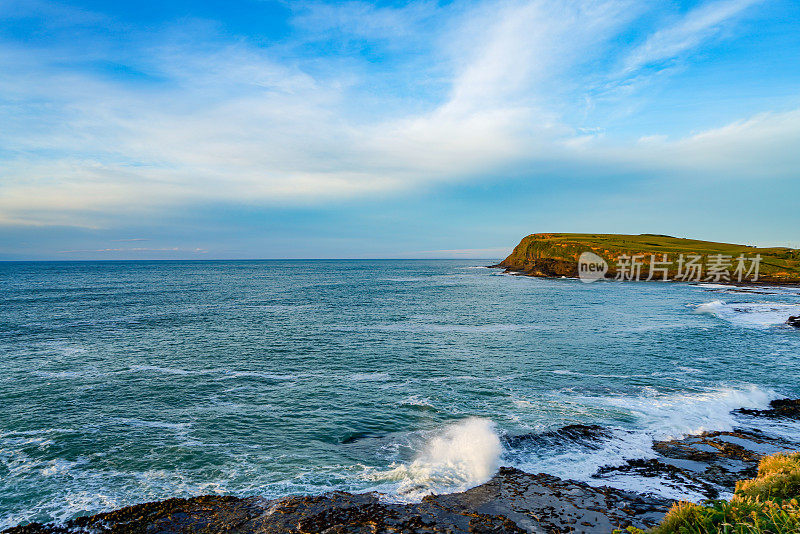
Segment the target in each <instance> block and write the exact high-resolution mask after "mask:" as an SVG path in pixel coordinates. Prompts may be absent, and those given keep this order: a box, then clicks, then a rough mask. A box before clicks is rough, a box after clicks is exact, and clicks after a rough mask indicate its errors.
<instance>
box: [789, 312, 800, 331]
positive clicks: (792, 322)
mask: <svg viewBox="0 0 800 534" xmlns="http://www.w3.org/2000/svg"><path fill="white" fill-rule="evenodd" d="M786 324H788V325H789V326H793V327H795V328H800V315H793V316H791V317H789V319H788V320H787V321H786Z"/></svg>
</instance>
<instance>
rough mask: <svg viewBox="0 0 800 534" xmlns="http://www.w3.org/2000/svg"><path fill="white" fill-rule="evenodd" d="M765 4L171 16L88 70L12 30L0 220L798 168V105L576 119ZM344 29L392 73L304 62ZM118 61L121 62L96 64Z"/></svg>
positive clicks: (332, 61)
mask: <svg viewBox="0 0 800 534" xmlns="http://www.w3.org/2000/svg"><path fill="white" fill-rule="evenodd" d="M754 3H755V1H754V0H725V1H715V2H707V3H704V4H701V5H700V6H699V7H696V8H695V9H693V10H691V11H689V12H688V13H687V14H686V15H685V16H684V17H683V18H682V19H680V20H678V21H677V22H675V21H673V22H671V23H669V24H668V25H666V26H664V27H657V28H654V29H653V30H652V31H651V32H650V33H649V34H648V35H647V36H646V37H645V38H644V40H643V41H641V42H639V43H637V44H633V45H631V46H629V47H627V48H623V49H620V48H619V44H618V43H617V41H618V37H619V35H620V34H621V33H623V32H625V31H626V30H627V29H628V28H629V27H630V25H631V24H634V23H635V22H636V21H637V20H638V18H639V17H640V16H641V15H642V14H643V13H642V11H643V10H642V4H641V3H636V2H632V1H622V0H598V1H596V2H578V1H529V2H522V1H510V2H503V3H502V4H500V5H499V7H497V6H498V4H494V3H493V4H492V5H491V6H490V5H486V4H480V3H478V4H469V5H460V4H458V5H453V6H446V7H437V6H434V5H433V4H412V5H411V6H410V7H407V8H405V9H390V8H385V9H378V8H374V7H372V6H370V5H368V4H364V3H357V2H351V3H346V4H343V5H325V4H306V5H304V6H303V7H301V8H298V9H297V10H296V13H295V18H294V19H293V24H294V27H295V29H296V32H295V34H294V35H293V36H292V37H291V38H290V39H289V40H288V41H287V42H284V43H280V44H279V45H273V46H266V47H264V46H258V45H256V44H254V43H252V42H249V41H248V40H243V39H232V38H230V36H226V35H224V34H216V33H214V30H213V26H210V27H209V26H202V27H203V32H202V35H203V38H202V39H200V40H198V39H197V38H196V37H194V35H197V32H192V31H185V30H180V31H179V30H176V29H174V28H172V29H169V28H168V29H165V30H163V31H161V32H159V33H156V34H154V35H148V36H147V37H146V38H142V37H139V38H138V39H136V40H134V41H132V42H131V43H128V45H129V46H128V47H127V48H129V50H128V51H127V52H126V53H125V54H124V55H123V56H124V57H121V56H120V52H119V47H118V46H116V47H111V48H109V49H107V50H102V49H101V50H100V51H99V52H97V53H96V54H95V56H94V57H93V58H91V61H90V62H89V65H88V66H87V65H78V64H75V63H74V62H73V63H70V58H73V57H76V56H75V54H76V51H75V49H73V48H70V47H69V46H68V45H59V46H55V47H53V46H50V47H47V48H45V49H33V48H30V49H29V48H23V47H20V46H18V45H16V44H14V43H13V42H10V41H9V40H5V41H0V51H2V54H0V56H2V57H3V58H4V59H3V60H2V64H0V69H2V70H3V71H4V72H5V73H7V75H6V76H4V77H3V79H2V80H0V97H2V100H3V101H5V102H8V103H9V104H7V105H5V106H3V107H2V108H0V121H2V123H3V124H4V125H6V127H5V128H3V130H2V131H1V132H0V158H1V161H2V168H1V169H0V224H4V225H45V226H47V225H61V226H64V225H67V226H69V225H73V226H84V227H88V228H97V227H110V226H114V224H115V221H119V220H120V218H132V217H142V216H149V215H154V214H157V213H159V212H162V211H164V210H167V209H170V208H172V207H175V206H192V205H195V206H202V205H206V204H209V203H213V202H223V203H225V202H227V203H242V204H257V205H262V206H277V205H309V204H310V205H314V204H324V203H329V202H337V201H342V200H345V199H354V198H355V199H358V198H365V197H370V196H375V195H379V196H380V195H386V194H391V193H395V192H403V191H409V190H414V189H418V188H421V187H428V186H430V185H432V184H438V183H448V182H454V181H459V180H475V179H478V178H480V177H486V176H497V175H500V174H502V173H506V172H522V171H524V170H525V169H535V168H536V166H537V165H540V164H548V165H552V164H557V163H558V162H566V163H568V164H569V167H570V168H573V169H574V168H581V167H582V168H587V169H588V168H590V167H591V166H592V165H594V164H596V162H598V161H606V162H608V161H612V160H613V161H616V162H617V163H618V164H621V165H623V166H626V165H627V166H635V167H637V168H640V169H641V170H642V171H643V172H648V171H658V172H685V171H686V170H687V169H702V170H704V171H705V172H707V173H709V174H711V175H713V174H715V173H724V172H729V171H735V172H737V173H738V174H739V175H741V176H745V177H746V176H757V175H759V173H763V172H764V166H763V162H764V161H765V160H769V161H772V162H773V163H772V164H771V168H770V169H769V172H771V173H774V174H775V175H780V176H782V175H784V174H785V173H787V172H790V169H791V168H793V166H794V168H796V167H797V164H798V163H800V161H798V157H797V156H795V155H793V154H794V152H795V151H793V150H788V149H786V144H787V143H789V142H795V140H797V139H798V132H800V114H799V113H798V112H797V111H790V112H783V113H767V114H761V115H757V116H755V117H752V118H750V119H747V118H741V117H736V118H735V120H734V121H733V122H731V124H729V125H728V126H725V127H723V128H717V129H712V130H709V131H707V132H702V133H694V134H690V135H685V136H683V137H682V138H680V139H678V140H673V141H669V140H667V139H663V138H659V137H658V136H657V135H656V136H655V137H654V136H653V134H652V133H650V134H649V135H650V136H651V137H650V140H649V141H645V142H635V141H633V142H631V141H626V140H625V139H623V138H617V137H615V136H614V135H613V132H612V133H609V132H608V131H607V130H606V129H604V128H603V127H602V126H597V125H590V127H588V128H587V127H586V125H585V124H583V123H582V121H581V120H579V119H576V117H580V116H581V111H580V110H581V109H582V108H583V107H584V106H585V101H586V94H587V93H589V92H591V91H592V90H593V88H596V87H603V86H607V85H608V84H613V83H616V82H615V81H616V80H618V79H619V71H618V65H619V63H617V64H616V65H612V64H606V63H604V61H603V58H604V57H606V56H607V55H609V54H611V53H613V54H614V55H615V56H617V57H622V58H624V59H623V60H622V62H623V65H624V71H625V72H624V76H625V77H626V79H627V80H628V81H630V79H631V78H635V77H636V76H637V72H638V71H641V70H643V69H645V68H646V67H648V66H651V65H654V64H657V63H662V62H665V61H669V60H671V59H673V58H677V57H680V56H682V55H684V54H686V53H688V52H690V51H691V50H693V49H695V48H697V47H699V46H701V45H702V44H703V43H704V42H706V41H707V40H708V39H709V38H711V37H712V36H714V35H716V34H718V33H719V32H720V31H721V29H722V28H723V27H725V25H726V24H727V23H728V22H730V21H731V20H734V19H735V18H736V17H737V16H739V15H740V14H741V13H743V12H744V11H745V10H746V8H748V7H749V6H751V5H752V4H754ZM334 30H335V31H334ZM331 31H334V36H335V39H337V42H346V41H347V40H348V39H352V40H359V41H362V42H363V41H369V42H371V43H377V44H374V46H375V47H377V49H376V50H377V51H376V50H373V51H372V53H376V54H388V55H390V56H391V57H393V58H395V59H394V60H393V61H391V62H389V65H388V66H386V67H385V68H386V69H388V72H387V73H386V74H385V76H379V75H378V74H376V73H374V72H372V71H371V70H370V64H369V59H366V60H365V59H364V57H363V56H361V55H358V54H356V53H354V52H352V51H351V50H349V49H348V50H345V51H344V52H342V53H337V54H328V55H323V54H321V53H318V52H314V53H312V54H309V53H306V54H305V55H303V56H301V57H299V58H298V56H297V55H296V53H295V52H294V51H295V50H298V49H303V50H307V47H308V46H312V45H309V44H308V43H317V44H316V45H313V46H312V50H316V48H314V47H316V46H319V47H321V48H325V45H324V43H323V44H319V43H320V41H321V40H324V39H325V37H324V36H325V35H330V32H331ZM409 36H413V38H414V39H415V41H414V42H413V43H406V44H405V45H403V42H404V39H407V38H408V37H409ZM117 44H119V43H117ZM403 46H405V48H403ZM409 49H410V51H409ZM419 49H425V50H426V51H427V52H426V54H427V55H426V57H427V58H428V59H427V60H425V61H421V60H420V59H419V58H418V57H415V55H414V53H413V51H414V50H419ZM52 58H60V59H61V61H59V60H54V59H52ZM109 62H110V63H113V64H114V65H117V67H119V68H117V69H116V70H115V72H116V73H117V74H116V75H113V76H112V75H108V74H107V73H106V72H105V71H104V70H103V69H102V68H100V67H102V66H103V65H107V64H108V63H109ZM98 65H99V66H98ZM120 69H122V71H123V72H124V73H126V76H120V75H119V71H120ZM132 73H133V74H132ZM134 74H135V76H134ZM387 80H389V81H388V82H387ZM431 80H433V81H431ZM376 83H380V84H388V85H389V86H391V84H392V83H396V84H400V85H402V86H403V88H407V87H411V86H414V85H415V84H421V83H427V84H432V85H431V86H430V87H428V89H427V90H426V91H424V92H422V93H414V92H412V93H409V94H405V92H404V91H400V92H399V94H394V93H391V91H389V90H386V89H385V87H384V86H383V85H381V87H382V90H386V91H387V94H386V96H385V99H384V102H385V105H383V106H380V105H379V106H377V110H376V108H375V107H373V108H370V110H369V111H365V110H364V109H363V107H364V106H363V105H360V104H361V103H362V102H366V100H367V99H368V97H369V96H370V95H372V96H374V91H372V90H371V87H372V86H373V85H374V84H376ZM404 90H405V89H404ZM600 105H603V104H602V103H601V104H600ZM606 111H608V112H611V113H618V112H619V110H616V109H608V110H606ZM656 134H658V132H656ZM776 142H777V144H776ZM533 178H534V179H535V173H534V176H533Z"/></svg>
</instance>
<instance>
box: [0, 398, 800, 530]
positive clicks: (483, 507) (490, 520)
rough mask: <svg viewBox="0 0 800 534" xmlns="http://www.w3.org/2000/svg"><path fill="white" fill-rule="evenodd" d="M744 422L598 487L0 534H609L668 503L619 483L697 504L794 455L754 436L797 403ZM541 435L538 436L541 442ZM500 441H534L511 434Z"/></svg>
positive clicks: (331, 500) (514, 488)
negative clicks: (782, 455)
mask: <svg viewBox="0 0 800 534" xmlns="http://www.w3.org/2000/svg"><path fill="white" fill-rule="evenodd" d="M738 413H739V414H740V415H741V416H744V417H745V418H748V419H752V424H751V425H748V427H747V428H740V429H736V430H733V431H729V432H709V433H704V434H700V435H694V436H689V437H686V438H683V439H680V440H670V441H661V442H655V443H653V453H654V457H652V458H647V459H636V460H630V461H628V462H627V463H626V464H625V465H622V466H613V467H607V466H606V467H604V466H598V470H597V473H596V474H595V476H594V478H595V479H597V484H592V485H590V484H587V483H585V482H579V481H575V480H563V479H560V478H558V477H554V476H551V475H546V474H541V473H540V474H531V473H525V472H523V471H520V470H518V469H515V468H511V467H502V468H500V470H499V471H498V472H497V474H495V476H494V477H492V479H491V480H489V481H488V482H486V483H484V484H481V485H479V486H477V487H475V488H472V489H470V490H467V491H464V492H460V493H452V494H446V495H430V496H428V497H425V498H424V499H423V500H422V502H420V503H415V504H392V503H386V502H383V501H381V498H380V495H378V494H374V493H367V494H350V493H346V492H332V493H328V494H325V495H320V496H291V497H285V498H282V499H275V500H267V499H263V498H260V497H245V498H239V497H230V496H200V497H194V498H191V499H168V500H165V501H159V502H152V503H145V504H138V505H134V506H129V507H127V508H122V509H120V510H116V511H113V512H108V513H101V514H96V515H93V516H87V517H79V518H77V519H73V520H72V521H69V522H67V523H66V524H64V525H56V524H48V525H42V524H38V523H33V524H29V525H24V526H18V527H14V528H11V529H8V530H6V531H4V533H5V534H34V533H47V534H63V533H74V532H92V533H123V532H124V533H156V532H158V533H172V532H181V533H216V532H226V533H241V534H245V533H265V534H271V533H276V534H277V533H297V534H300V533H303V534H306V533H308V534H310V533H328V534H334V533H336V534H341V533H353V534H356V533H358V534H362V533H364V534H366V533H462V532H463V533H467V532H486V533H498V534H499V533H521V532H533V533H566V532H576V533H579V532H585V533H601V532H606V533H610V532H611V531H612V530H613V529H615V528H624V527H627V526H635V527H638V528H647V527H649V526H652V525H655V524H657V523H658V522H659V521H660V520H661V518H662V517H663V516H664V514H665V513H666V511H667V510H668V509H669V507H670V506H671V505H672V502H673V501H671V500H669V499H665V498H662V497H656V496H652V495H640V494H637V493H632V492H629V491H622V490H619V489H614V488H611V487H607V486H602V485H601V484H602V483H603V481H604V480H613V479H614V478H615V477H620V476H627V477H637V478H640V479H648V478H655V477H657V478H658V479H659V481H662V482H661V483H665V484H667V485H669V486H672V487H674V488H675V489H676V491H683V490H686V489H687V488H688V489H690V490H691V491H693V492H695V493H696V494H699V495H701V496H703V497H704V498H709V499H713V498H718V497H720V496H724V494H725V493H726V492H732V491H733V487H734V484H735V481H736V480H739V479H743V478H749V477H752V476H753V475H754V474H755V472H756V467H757V465H758V461H759V459H760V458H761V457H763V456H764V455H767V454H773V453H776V452H781V451H795V450H800V435H798V436H797V439H796V440H791V441H790V440H787V439H786V438H785V437H783V438H781V437H778V436H775V435H772V434H770V432H769V431H768V430H763V431H762V430H758V427H759V422H761V424H762V425H763V426H767V427H768V426H769V425H768V424H766V423H767V422H770V423H772V424H776V423H777V424H781V421H784V422H787V423H792V421H798V420H800V400H793V399H782V400H776V401H773V402H772V403H771V406H770V408H769V409H767V410H746V409H742V410H738ZM540 437H541V435H539V438H540ZM606 437H607V431H606V429H604V428H602V427H599V426H593V425H571V426H568V427H564V428H562V429H561V430H559V431H555V432H553V433H552V435H550V436H547V439H553V440H563V441H567V442H569V441H571V440H572V441H574V440H600V441H601V440H603V439H606ZM508 439H512V440H525V439H536V437H534V436H514V437H511V438H508Z"/></svg>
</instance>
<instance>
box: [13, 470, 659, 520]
mask: <svg viewBox="0 0 800 534" xmlns="http://www.w3.org/2000/svg"><path fill="white" fill-rule="evenodd" d="M670 504H671V502H670V501H668V500H665V499H657V498H651V497H645V496H641V495H636V494H633V493H628V492H624V491H620V490H616V489H611V488H604V487H600V488H595V487H591V486H589V485H588V484H585V483H583V482H576V481H571V480H562V479H560V478H557V477H554V476H550V475H543V474H539V475H532V474H528V473H524V472H522V471H519V470H518V469H513V468H501V469H500V470H499V472H498V473H497V475H495V476H494V477H493V478H492V479H491V480H490V481H489V482H487V483H486V484H482V485H480V486H477V487H475V488H472V489H470V490H467V491H465V492H462V493H452V494H448V495H431V496H428V497H426V498H425V499H423V501H422V502H421V503H418V504H390V503H383V502H381V501H380V499H379V496H378V495H376V494H363V495H353V494H350V493H344V492H333V493H329V494H326V495H321V496H317V497H287V498H284V499H280V500H276V501H267V500H263V499H260V498H257V497H249V498H236V497H217V496H204V497H195V498H193V499H169V500H166V501H161V502H154V503H147V504H139V505H136V506H130V507H127V508H123V509H121V510H117V511H115V512H109V513H104V514H97V515H94V516H89V517H81V518H78V519H74V520H72V521H69V522H68V523H66V524H65V525H61V526H59V525H41V524H31V525H26V526H22V527H15V528H12V529H9V530H7V531H5V532H6V534H44V533H46V534H62V533H66V532H89V531H91V532H95V533H97V534H104V533H110V534H116V533H143V534H144V533H156V532H158V533H172V532H181V533H221V532H225V533H231V534H233V533H238V534H244V533H256V532H258V533H264V534H278V533H295V534H301V533H303V534H305V533H320V534H322V533H324V534H334V533H336V534H345V533H347V534H362V533H363V534H367V533H375V532H380V533H426V534H427V533H468V532H475V533H484V532H485V533H497V534H519V533H524V532H537V533H545V532H548V533H560V532H576V533H577V532H586V533H590V532H611V531H612V530H613V529H614V528H624V527H627V526H629V525H633V526H636V527H640V528H643V527H647V526H650V525H653V524H655V523H657V522H658V521H659V520H660V519H661V517H663V515H664V513H665V512H666V510H667V509H668V508H669V506H670Z"/></svg>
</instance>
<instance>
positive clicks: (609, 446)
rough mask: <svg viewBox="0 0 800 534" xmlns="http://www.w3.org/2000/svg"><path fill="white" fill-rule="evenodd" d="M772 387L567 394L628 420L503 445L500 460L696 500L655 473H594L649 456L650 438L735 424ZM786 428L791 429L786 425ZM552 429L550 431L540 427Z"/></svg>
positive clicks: (762, 402) (770, 394) (763, 402)
mask: <svg viewBox="0 0 800 534" xmlns="http://www.w3.org/2000/svg"><path fill="white" fill-rule="evenodd" d="M778 397H779V396H778V395H777V393H776V392H774V391H772V390H769V389H762V388H758V387H756V386H743V387H737V388H734V387H729V388H716V389H711V390H708V391H705V392H698V393H693V394H689V393H685V394H671V395H663V394H656V393H653V394H652V395H643V396H637V397H626V396H607V397H578V398H575V397H574V396H572V397H570V400H571V401H576V400H577V401H579V402H580V403H581V404H582V405H585V406H591V407H593V408H594V409H596V410H602V411H610V412H616V413H617V418H618V419H628V420H632V423H633V424H626V425H618V426H616V427H614V426H611V425H609V426H608V427H605V428H604V431H603V433H602V439H597V440H594V441H592V442H591V443H585V442H581V441H582V440H583V441H585V436H583V435H582V434H581V435H580V436H579V437H580V438H581V440H556V441H553V440H523V441H521V442H520V444H519V447H518V448H515V449H509V450H508V451H507V452H506V455H505V458H504V459H505V460H506V461H507V462H509V463H511V464H512V465H514V466H515V467H518V468H519V469H522V470H523V471H527V472H532V473H538V472H542V473H547V474H550V475H554V476H558V477H561V478H570V479H576V480H581V481H583V482H586V483H588V484H591V485H607V486H612V487H616V488H619V489H623V490H629V491H636V492H644V493H651V494H657V495H661V496H664V497H667V498H673V499H684V500H686V499H689V500H692V499H694V500H700V499H702V498H703V495H701V494H699V493H697V492H695V491H693V490H692V489H691V488H689V487H678V486H675V484H674V483H671V482H670V481H667V480H662V479H660V478H658V477H652V478H643V477H639V476H634V475H631V476H625V475H616V476H611V477H604V478H602V479H598V478H596V477H595V476H594V475H595V473H596V472H597V469H598V467H601V466H611V467H616V466H622V465H625V464H626V462H627V461H628V460H633V459H639V458H641V459H649V458H655V457H656V453H655V451H654V450H653V448H652V445H653V442H654V441H661V440H669V439H680V438H683V437H685V436H689V435H696V434H700V433H702V432H708V431H730V430H733V429H734V428H735V427H736V426H738V425H739V424H740V423H741V420H740V419H739V416H737V415H736V414H734V413H732V412H733V410H735V409H737V408H756V409H765V408H766V407H767V406H768V405H769V402H770V401H771V400H773V399H775V398H778ZM789 431H791V429H789ZM547 432H552V431H546V432H545V434H546V433H547Z"/></svg>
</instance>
